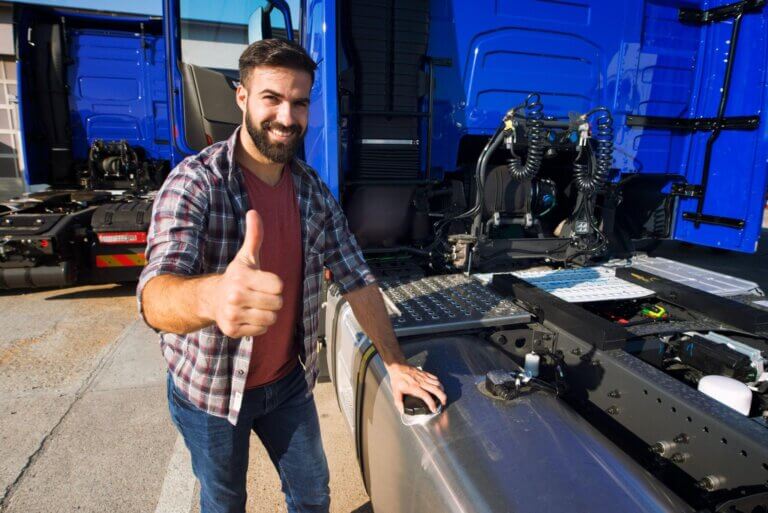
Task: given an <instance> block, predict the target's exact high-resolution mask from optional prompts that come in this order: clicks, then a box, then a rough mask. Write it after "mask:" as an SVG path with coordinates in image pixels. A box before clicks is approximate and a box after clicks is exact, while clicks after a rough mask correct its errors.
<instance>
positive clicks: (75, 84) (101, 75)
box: [67, 29, 170, 159]
mask: <svg viewBox="0 0 768 513" xmlns="http://www.w3.org/2000/svg"><path fill="white" fill-rule="evenodd" d="M69 41H70V52H69V55H70V56H71V58H72V60H73V63H72V65H71V66H69V67H68V75H67V79H68V80H67V82H68V84H69V90H70V114H71V118H70V120H71V126H72V144H73V153H74V156H75V157H76V158H80V159H86V158H87V157H88V149H89V148H90V146H91V144H92V143H93V141H94V140H96V139H103V140H108V141H110V140H120V139H125V140H127V141H128V143H129V144H130V145H131V146H138V147H141V148H143V149H144V151H145V152H146V154H147V155H148V156H149V157H150V158H153V159H169V158H170V137H169V132H170V125H169V123H168V99H167V91H166V87H165V84H166V82H165V52H164V45H163V40H162V38H161V37H158V36H151V35H144V36H143V37H141V35H140V34H134V33H120V32H108V31H98V30H88V29H83V30H74V31H72V32H71V33H70V38H69Z"/></svg>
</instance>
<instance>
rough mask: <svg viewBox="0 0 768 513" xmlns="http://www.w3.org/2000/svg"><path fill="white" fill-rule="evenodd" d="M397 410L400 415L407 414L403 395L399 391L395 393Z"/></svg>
mask: <svg viewBox="0 0 768 513" xmlns="http://www.w3.org/2000/svg"><path fill="white" fill-rule="evenodd" d="M395 409H397V411H399V412H400V413H405V406H404V405H403V394H402V392H399V391H395Z"/></svg>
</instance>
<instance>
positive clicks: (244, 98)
mask: <svg viewBox="0 0 768 513" xmlns="http://www.w3.org/2000/svg"><path fill="white" fill-rule="evenodd" d="M235 100H236V101H237V106H238V107H240V110H242V111H243V114H245V111H246V110H247V105H248V90H247V89H246V88H245V87H243V84H238V86H237V89H235Z"/></svg>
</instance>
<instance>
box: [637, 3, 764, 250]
mask: <svg viewBox="0 0 768 513" xmlns="http://www.w3.org/2000/svg"><path fill="white" fill-rule="evenodd" d="M715 4H719V2H715ZM739 4H742V5H741V7H740V8H737V9H731V10H729V9H728V5H730V6H731V7H733V5H735V4H728V5H726V6H724V7H720V8H717V7H716V8H711V9H708V10H706V11H701V10H698V9H680V11H679V20H677V21H678V22H680V23H682V24H684V25H686V27H685V29H686V30H689V31H697V32H698V38H699V42H700V46H699V48H700V51H699V52H698V54H697V55H696V60H695V62H692V63H691V64H692V66H693V67H694V69H695V71H694V73H695V82H694V86H693V97H692V98H691V99H690V104H689V110H688V112H686V113H684V114H683V115H682V116H675V117H662V116H629V117H628V119H627V125H629V126H634V127H636V129H639V130H642V135H641V137H648V138H660V137H661V138H663V137H669V139H670V141H671V140H672V139H673V138H674V139H677V140H678V142H679V143H681V144H670V146H669V148H670V151H674V152H682V153H683V158H682V159H681V162H682V169H681V171H682V173H681V175H683V176H684V177H685V182H684V183H678V184H676V185H674V186H672V189H671V191H670V192H671V193H672V194H673V195H674V196H676V201H677V208H676V211H675V215H674V224H673V229H672V238H674V239H676V240H680V241H686V242H691V243H694V244H699V245H704V246H711V247H717V248H723V249H729V250H736V251H742V252H754V251H756V249H757V243H758V240H759V238H760V233H761V227H762V220H763V209H764V205H765V201H766V196H765V194H766V174H767V172H768V167H767V164H766V163H767V161H768V120H767V119H766V116H765V112H766V108H767V107H768V86H767V85H766V69H767V68H768V30H767V27H768V9H766V8H763V6H762V3H760V2H751V3H750V2H740V3H739ZM693 33H695V32H693ZM686 153H687V158H686V157H685V154H686Z"/></svg>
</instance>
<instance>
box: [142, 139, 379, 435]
mask: <svg viewBox="0 0 768 513" xmlns="http://www.w3.org/2000/svg"><path fill="white" fill-rule="evenodd" d="M239 131H240V129H239V128H238V129H237V130H235V132H234V134H232V136H231V137H230V138H229V139H228V140H227V141H222V142H219V143H216V144H214V145H212V146H209V147H208V148H206V149H204V150H203V151H202V152H200V153H199V154H197V155H194V156H192V157H189V158H187V159H185V160H184V161H183V162H181V163H180V164H179V165H178V166H176V168H174V169H173V171H172V172H171V173H170V175H169V176H168V178H167V179H166V180H165V182H164V183H163V186H162V187H161V188H160V190H159V192H158V194H157V198H156V199H155V203H154V206H153V210H152V223H151V226H150V228H149V233H148V236H147V249H146V257H147V265H146V267H145V268H144V270H143V272H142V274H141V277H140V279H139V284H138V289H137V298H138V302H139V312H141V313H142V315H143V311H142V302H141V294H142V291H143V290H144V287H145V286H146V284H147V282H148V281H149V280H151V279H152V278H154V277H155V276H158V275H160V274H175V275H182V276H195V275H200V274H207V273H223V272H224V270H225V269H226V268H227V265H228V264H229V263H230V261H231V260H232V259H233V258H234V256H235V254H236V253H237V251H238V250H239V249H240V246H241V245H242V242H243V238H244V234H245V213H246V211H247V210H248V209H249V208H250V203H249V199H248V196H247V192H246V189H245V186H244V184H243V176H242V171H241V170H240V167H239V166H238V165H237V163H236V162H235V160H234V149H235V143H236V141H237V137H238V134H239ZM290 168H291V175H292V178H293V181H294V186H295V190H296V196H297V200H298V204H299V212H300V215H301V239H302V247H303V252H304V254H303V257H304V258H303V260H304V268H303V273H304V280H303V290H302V305H301V310H300V315H299V317H298V319H299V320H298V321H297V325H296V332H295V333H296V335H295V336H296V340H297V341H300V342H301V343H300V346H299V358H300V363H301V365H302V366H303V367H304V370H305V377H306V380H307V384H308V385H309V386H308V389H309V391H310V392H311V390H312V389H313V387H314V384H315V381H316V379H317V374H318V344H317V338H318V337H317V334H318V324H319V308H320V304H321V302H322V300H323V298H321V297H320V294H321V291H322V279H323V277H322V274H323V268H324V267H327V268H328V269H329V270H330V271H331V272H332V274H333V277H334V280H335V281H336V284H337V285H338V286H339V288H340V290H341V292H342V293H346V292H349V291H352V290H354V289H356V288H359V287H363V286H365V285H368V284H370V283H374V282H375V278H374V277H373V275H372V274H371V271H370V269H369V268H368V266H367V265H366V263H365V260H364V259H363V256H362V253H361V252H360V248H359V247H358V245H357V242H356V240H355V237H354V236H353V235H352V234H351V233H350V231H349V227H348V226H347V221H346V218H345V217H344V214H343V213H342V211H341V208H340V207H339V204H338V203H337V202H336V200H335V198H334V197H333V195H332V194H331V192H330V191H329V190H328V187H327V186H326V185H325V184H324V183H323V182H322V181H321V180H320V178H319V177H318V176H317V173H316V172H315V171H314V170H313V169H312V168H310V167H309V166H308V165H307V164H306V163H304V162H301V161H299V160H296V159H295V160H294V161H293V162H292V165H291V166H290ZM160 345H161V348H162V352H163V356H164V357H165V359H166V361H167V362H168V368H169V370H170V372H171V374H172V375H173V380H174V383H175V384H176V386H177V387H178V388H179V390H181V392H182V393H183V394H184V395H185V396H186V397H187V398H188V399H189V401H190V402H192V403H193V404H195V405H197V406H198V407H199V408H200V409H202V410H204V411H206V412H208V413H210V414H212V415H216V416H219V417H226V418H227V419H228V420H229V422H231V423H232V424H236V423H237V417H238V414H239V412H240V406H241V403H242V398H243V393H244V389H245V381H246V378H247V377H248V368H249V365H250V359H251V350H252V347H253V339H252V337H243V338H241V339H234V338H230V337H227V336H226V335H224V334H223V333H222V332H221V330H219V328H218V326H216V325H215V324H214V325H211V326H208V327H206V328H203V329H202V330H200V331H197V332H194V333H190V334H187V335H176V334H173V333H160Z"/></svg>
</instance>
